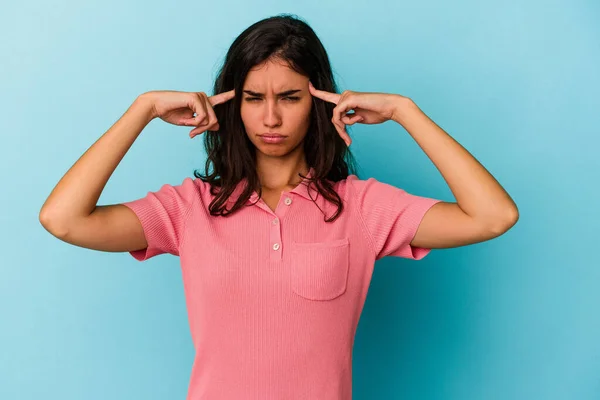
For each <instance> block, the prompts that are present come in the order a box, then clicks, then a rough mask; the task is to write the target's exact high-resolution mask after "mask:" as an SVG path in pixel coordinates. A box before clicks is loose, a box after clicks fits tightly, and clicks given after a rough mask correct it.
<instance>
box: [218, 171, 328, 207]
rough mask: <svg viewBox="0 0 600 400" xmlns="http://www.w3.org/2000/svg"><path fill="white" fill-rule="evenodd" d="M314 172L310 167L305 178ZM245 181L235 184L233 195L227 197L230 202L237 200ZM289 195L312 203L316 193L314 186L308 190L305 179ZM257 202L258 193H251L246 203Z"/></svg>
mask: <svg viewBox="0 0 600 400" xmlns="http://www.w3.org/2000/svg"><path fill="white" fill-rule="evenodd" d="M314 172H315V170H314V168H312V167H311V168H310V169H309V171H308V173H307V174H306V177H307V178H311V177H312V176H313V174H314ZM246 181H247V179H246V178H244V179H242V180H241V181H240V182H239V183H238V184H237V186H236V188H235V189H234V191H233V193H232V194H231V196H230V197H229V200H230V201H233V202H235V201H236V200H237V198H238V196H239V195H240V194H241V193H242V192H243V191H244V188H245V185H246ZM289 193H296V194H297V195H299V196H302V197H304V198H305V199H307V200H311V201H312V200H314V199H316V194H317V193H318V191H317V190H316V189H315V188H314V185H313V186H311V188H310V190H309V188H308V182H307V180H306V179H304V178H303V179H302V181H301V182H300V183H299V184H298V185H296V187H295V188H294V189H292V190H291V191H289ZM257 200H258V193H256V191H253V192H252V194H251V195H250V197H249V198H248V201H247V202H252V203H254V202H256V201H257Z"/></svg>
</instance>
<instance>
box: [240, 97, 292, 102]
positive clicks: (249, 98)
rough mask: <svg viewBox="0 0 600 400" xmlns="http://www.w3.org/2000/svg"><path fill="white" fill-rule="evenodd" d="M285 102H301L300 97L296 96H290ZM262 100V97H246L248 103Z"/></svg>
mask: <svg viewBox="0 0 600 400" xmlns="http://www.w3.org/2000/svg"><path fill="white" fill-rule="evenodd" d="M283 99H284V100H287V101H297V100H300V97H296V96H288V97H284V98H283ZM258 100H261V98H260V97H246V101H258Z"/></svg>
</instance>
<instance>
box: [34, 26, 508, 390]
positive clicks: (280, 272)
mask: <svg viewBox="0 0 600 400" xmlns="http://www.w3.org/2000/svg"><path fill="white" fill-rule="evenodd" d="M214 93H216V94H215V95H214V96H211V97H208V96H207V95H206V94H204V93H202V92H201V93H188V92H173V91H152V92H147V93H144V94H142V95H140V96H139V97H138V98H137V99H136V100H135V102H134V103H133V104H132V106H131V107H130V108H129V109H128V110H127V111H126V113H125V114H124V115H123V116H122V117H121V119H120V120H119V121H118V122H116V123H115V124H114V125H113V126H112V127H111V128H110V129H109V130H108V131H107V132H106V133H105V134H104V135H103V136H102V137H101V138H100V139H99V140H98V141H97V142H96V143H94V144H93V145H92V146H91V147H90V149H89V150H88V151H86V153H85V154H84V155H83V156H82V157H81V158H80V159H79V160H78V161H77V162H76V163H75V165H73V167H72V168H71V169H70V170H69V171H68V172H67V173H66V174H65V176H64V177H63V178H62V179H61V180H60V182H59V183H58V184H57V186H56V188H55V189H54V190H53V192H52V193H51V194H50V196H49V197H48V199H47V201H46V203H45V204H44V206H43V208H42V210H41V213H40V221H41V222H42V224H43V225H44V227H45V228H46V229H47V230H48V231H49V232H51V233H52V234H53V235H55V236H56V237H58V238H60V239H61V240H63V241H65V242H68V243H72V244H74V245H77V246H83V247H87V248H90V249H96V250H102V251H128V252H130V253H131V254H132V255H133V256H134V257H135V258H136V259H138V260H146V259H148V258H150V257H153V256H156V255H158V254H162V253H170V254H173V255H177V256H179V257H180V261H181V268H182V272H183V279H184V286H185V295H186V304H187V308H188V312H189V317H190V328H191V332H192V339H193V342H194V346H195V349H196V356H195V361H194V365H193V368H192V374H191V379H190V385H189V392H188V398H189V399H201V398H202V399H203V398H208V399H249V398H260V399H295V398H302V399H350V398H351V384H352V377H351V370H352V345H353V342H354V334H355V331H356V327H357V324H358V321H359V318H360V314H361V311H362V308H363V304H364V301H365V299H366V295H367V289H368V287H369V283H370V279H371V276H372V272H373V266H374V262H375V261H376V260H378V259H381V258H382V257H384V256H389V255H391V256H397V257H404V258H410V259H422V258H423V257H425V255H427V254H428V252H429V251H430V250H431V249H432V248H438V249H439V248H448V247H456V246H461V245H467V244H471V243H476V242H481V241H484V240H489V239H491V238H493V237H497V236H499V235H501V234H502V233H504V232H505V231H507V230H508V229H509V228H510V227H511V226H513V225H514V224H515V223H516V221H517V218H518V212H517V207H516V205H515V204H514V202H513V201H512V199H511V198H510V197H509V195H508V194H507V193H506V192H505V191H504V190H503V189H502V187H501V186H500V185H499V184H498V183H497V182H496V180H495V179H494V178H493V177H492V176H491V175H490V174H489V173H488V172H487V171H486V170H485V169H484V167H483V166H481V165H480V164H479V163H478V162H477V161H476V160H475V159H474V158H473V157H472V156H471V155H470V154H469V153H468V152H467V151H466V150H465V149H464V148H462V147H461V146H460V145H459V144H458V143H457V142H456V141H454V140H453V139H452V138H451V137H450V136H449V135H448V134H446V133H445V132H444V131H443V130H442V129H440V128H439V127H438V126H437V125H436V124H435V123H433V121H431V120H430V119H429V118H428V117H427V116H426V115H425V114H424V113H423V112H421V110H420V109H419V108H418V107H417V106H416V104H415V103H414V102H413V101H412V100H410V99H409V98H406V97H404V96H402V95H399V94H389V93H361V92H355V91H345V92H343V93H342V94H338V93H337V89H336V86H335V84H334V79H333V76H332V72H331V67H330V64H329V61H328V57H327V54H326V52H325V50H324V48H323V46H322V44H321V42H320V41H319V39H318V38H317V36H316V35H315V33H314V32H313V30H312V29H311V28H310V27H309V26H308V25H307V24H306V23H305V22H303V21H301V20H299V19H297V18H294V17H292V16H287V15H282V16H277V17H273V18H267V19H265V20H262V21H259V22H257V23H255V24H254V25H252V26H250V27H249V28H248V29H246V30H245V31H244V32H243V33H242V34H241V35H240V36H239V37H238V38H237V39H236V40H235V41H234V43H233V44H232V46H231V48H230V49H229V52H228V53H227V56H226V60H225V63H224V66H223V68H222V70H221V72H220V74H219V76H218V78H217V79H216V82H215V87H214ZM194 114H195V116H194ZM157 117H158V118H161V119H162V120H164V121H166V122H168V123H171V124H175V125H182V126H190V127H192V126H193V127H194V128H193V129H192V130H191V131H190V136H191V137H194V136H196V135H198V134H201V133H203V132H206V133H205V145H206V148H207V154H208V160H207V163H206V171H207V173H206V175H205V176H201V175H197V176H196V179H191V178H185V179H184V180H183V182H182V183H181V184H180V185H175V186H173V185H168V184H165V185H163V186H162V187H161V188H160V190H158V191H156V192H149V193H148V194H147V196H145V197H144V198H141V199H137V200H134V201H129V202H125V203H123V204H114V205H104V206H101V205H96V202H97V200H98V198H99V196H100V193H101V192H102V190H103V188H104V186H105V184H106V182H107V180H108V178H109V177H110V176H111V174H112V173H113V171H114V170H115V168H116V166H117V165H118V163H119V161H120V160H121V159H122V157H123V156H124V155H125V153H126V152H127V151H128V150H129V148H130V146H131V145H132V144H133V142H134V141H135V139H136V138H137V137H138V135H139V134H140V132H141V131H142V130H143V128H144V127H145V126H146V125H147V124H148V123H149V122H150V121H151V120H152V119H154V118H157ZM388 120H393V121H395V122H397V123H398V124H401V125H402V126H403V127H404V128H405V129H406V130H407V131H408V133H409V134H410V135H411V136H412V137H413V139H415V140H416V141H417V143H418V144H419V146H420V147H421V149H423V150H424V151H425V153H426V154H427V156H428V157H429V158H430V159H431V160H432V162H433V163H434V164H435V166H436V167H437V168H438V170H439V171H440V172H441V173H442V175H443V177H444V179H445V180H446V182H447V183H448V185H449V187H450V189H451V190H452V193H453V194H454V195H455V197H456V200H457V202H443V201H440V200H437V199H432V198H427V197H421V196H416V195H412V194H409V193H407V192H405V191H404V190H402V189H399V188H396V187H393V186H391V185H388V184H385V183H382V182H378V181H377V180H375V179H373V178H369V179H367V180H361V179H358V177H357V176H356V175H355V174H350V173H349V172H351V171H349V167H348V164H347V162H346V160H347V159H350V158H351V155H350V153H349V151H348V148H347V146H348V145H349V144H350V137H349V136H348V134H347V132H346V126H348V125H353V124H356V123H363V124H378V123H382V122H384V121H388ZM211 165H212V167H213V172H212V173H211V174H208V169H209V166H211Z"/></svg>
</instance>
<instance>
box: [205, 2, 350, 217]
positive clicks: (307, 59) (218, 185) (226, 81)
mask: <svg viewBox="0 0 600 400" xmlns="http://www.w3.org/2000/svg"><path fill="white" fill-rule="evenodd" d="M274 59H277V60H282V61H285V62H287V63H288V65H289V66H290V68H292V69H293V70H294V71H296V72H298V73H299V74H302V75H304V76H307V77H308V78H309V79H310V81H311V82H312V84H313V85H314V86H315V88H317V89H321V90H326V91H328V92H334V93H338V90H337V85H336V84H335V80H334V78H333V72H332V69H331V65H330V63H329V57H328V56H327V52H326V51H325V48H324V47H323V44H322V43H321V41H320V40H319V38H318V37H317V35H316V34H315V32H314V31H313V29H312V28H311V27H310V26H309V25H308V24H307V23H306V22H304V21H302V20H300V19H299V18H298V17H297V16H294V15H290V14H280V15H278V16H274V17H269V18H266V19H263V20H261V21H258V22H256V23H254V24H253V25H251V26H249V27H248V28H247V29H246V30H244V31H243V32H242V33H241V34H240V35H239V36H238V37H237V38H236V39H235V40H234V41H233V43H232V45H231V47H230V48H229V50H228V52H227V55H226V57H225V61H224V64H223V66H222V67H221V69H220V71H219V73H218V76H217V78H216V79H215V84H214V89H213V93H214V94H217V93H222V92H226V91H229V90H231V89H235V93H236V95H235V97H234V98H233V99H231V100H230V101H228V102H225V103H222V104H218V105H215V106H214V110H215V114H216V116H217V119H218V121H219V130H218V131H206V132H205V133H204V134H203V135H204V145H205V147H206V153H207V160H206V165H205V175H204V176H203V175H202V174H200V173H199V172H197V171H194V176H196V177H197V178H200V179H201V180H203V181H204V182H208V183H210V186H211V194H212V195H215V196H216V197H215V198H214V199H213V201H212V202H211V203H210V206H209V211H210V214H211V215H214V216H227V215H229V214H232V213H234V212H235V211H236V210H238V209H239V208H240V207H242V206H243V205H244V204H245V203H246V201H247V200H248V199H249V198H250V196H251V195H252V191H253V190H257V193H258V194H259V197H260V196H261V194H262V189H261V187H260V181H259V178H258V174H257V172H256V150H255V147H254V145H253V144H252V142H251V141H250V139H249V138H248V137H247V134H246V131H245V128H244V124H243V122H242V119H241V114H240V109H241V101H242V96H241V93H242V91H243V86H244V82H245V80H246V76H247V75H248V72H249V71H250V69H252V68H253V67H254V66H256V65H259V64H261V63H263V62H264V61H267V60H274ZM312 99H313V104H312V110H311V116H310V118H311V120H310V124H309V128H308V132H307V133H306V136H305V138H304V144H303V145H304V153H305V157H306V162H307V164H308V166H309V168H313V169H314V174H313V175H312V176H311V177H310V178H307V177H306V176H304V175H302V174H299V176H300V177H302V178H304V179H307V183H308V184H312V183H314V184H315V185H316V189H317V191H318V192H319V194H321V195H322V196H323V197H324V198H325V199H326V200H328V201H330V202H332V203H333V204H335V205H336V206H337V212H336V213H335V214H334V215H333V216H332V217H331V218H329V219H326V220H325V222H331V221H334V220H335V219H337V217H338V216H339V214H340V213H341V212H342V210H343V208H344V206H343V204H342V200H341V198H340V196H339V195H338V194H337V193H336V192H335V190H334V189H333V185H332V183H335V182H338V181H340V180H342V179H345V178H347V177H348V175H349V174H356V166H355V164H356V161H355V160H354V157H353V155H352V153H351V152H350V150H348V148H347V147H346V144H345V143H344V140H343V139H342V138H341V137H340V136H339V134H338V133H337V130H336V129H335V127H334V126H333V123H332V122H331V118H332V116H333V108H334V107H335V105H334V104H332V103H330V102H326V101H324V100H321V99H319V98H316V97H313V98H312ZM347 129H348V127H347ZM346 159H347V160H348V161H349V162H348V163H347V161H346ZM211 164H212V165H213V167H214V168H213V172H212V173H210V174H209V172H208V171H209V167H210V165H211ZM348 164H350V166H349V165H348ZM243 179H247V183H248V184H247V185H246V187H245V188H244V190H243V191H242V192H241V194H240V195H239V197H238V198H237V200H236V202H235V203H234V205H233V207H232V208H231V210H227V208H226V206H227V200H228V199H229V197H230V196H231V194H232V193H233V191H234V190H235V188H236V186H237V185H238V184H239V183H240V181H241V180H243Z"/></svg>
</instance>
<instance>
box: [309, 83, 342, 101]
mask: <svg viewBox="0 0 600 400" xmlns="http://www.w3.org/2000/svg"><path fill="white" fill-rule="evenodd" d="M308 88H309V89H310V93H311V94H312V95H313V96H315V97H318V98H319V99H322V100H325V101H328V102H330V103H333V104H337V103H338V101H340V95H339V94H337V93H331V92H326V91H324V90H319V89H315V87H314V86H313V84H312V82H310V81H309V82H308Z"/></svg>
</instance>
